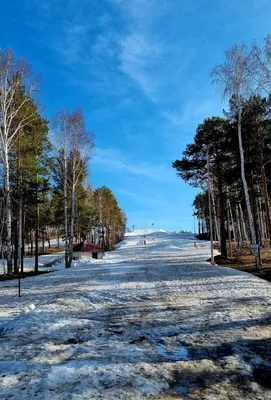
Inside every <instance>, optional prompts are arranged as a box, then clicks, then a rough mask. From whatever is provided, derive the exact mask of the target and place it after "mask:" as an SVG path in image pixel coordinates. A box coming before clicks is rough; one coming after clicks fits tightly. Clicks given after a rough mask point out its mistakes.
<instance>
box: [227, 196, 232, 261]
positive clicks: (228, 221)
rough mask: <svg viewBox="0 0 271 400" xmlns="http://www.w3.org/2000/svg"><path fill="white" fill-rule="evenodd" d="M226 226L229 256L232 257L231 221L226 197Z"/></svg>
mask: <svg viewBox="0 0 271 400" xmlns="http://www.w3.org/2000/svg"><path fill="white" fill-rule="evenodd" d="M227 226H228V229H227V230H228V240H229V250H230V257H232V245H231V221H230V209H229V199H227Z"/></svg>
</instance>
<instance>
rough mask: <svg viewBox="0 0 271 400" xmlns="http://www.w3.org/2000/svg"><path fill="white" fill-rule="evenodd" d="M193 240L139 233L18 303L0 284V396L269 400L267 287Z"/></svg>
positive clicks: (54, 276) (36, 281)
mask: <svg viewBox="0 0 271 400" xmlns="http://www.w3.org/2000/svg"><path fill="white" fill-rule="evenodd" d="M143 239H144V240H146V245H138V244H137V243H138V242H139V241H140V240H143ZM194 240H195V239H194V237H193V236H189V235H178V234H171V233H168V232H165V231H154V230H151V231H146V230H143V231H136V232H132V233H130V234H127V236H126V238H125V240H124V241H123V242H122V244H121V245H120V246H118V249H117V250H116V251H114V252H111V253H108V254H107V255H106V257H105V259H104V260H92V261H86V260H83V261H77V262H75V263H74V264H73V268H71V269H65V268H64V266H63V264H59V265H57V266H55V267H53V270H54V272H53V273H50V274H45V275H40V276H37V277H31V278H27V279H24V280H22V282H21V284H22V297H21V298H18V297H17V287H16V285H17V282H16V281H9V282H8V284H7V283H6V282H0V346H1V360H0V398H1V399H2V398H3V399H8V398H11V399H12V398H13V399H18V398H20V400H28V399H32V398H36V399H48V400H51V399H59V400H60V399H64V398H69V399H79V400H81V399H86V400H87V399H108V400H109V399H110V400H112V399H120V400H122V399H123V400H124V399H146V398H154V399H171V398H176V396H178V397H177V398H180V399H182V398H183V399H186V398H187V399H188V398H189V399H198V400H202V399H209V400H210V399H216V400H224V399H246V400H252V399H253V400H255V399H261V400H270V399H271V391H270V385H269V383H268V382H269V380H270V368H271V354H270V353H271V351H270V350H271V340H270V333H271V331H270V311H271V290H270V288H271V286H270V283H268V282H265V281H263V280H260V279H258V278H255V277H253V276H251V275H248V274H246V273H242V272H238V271H235V270H231V269H229V268H223V267H218V266H212V265H210V264H209V263H208V262H206V261H205V260H206V259H207V258H209V243H208V242H201V243H200V245H199V246H198V247H197V248H194V246H193V244H194Z"/></svg>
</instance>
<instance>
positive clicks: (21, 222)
mask: <svg viewBox="0 0 271 400" xmlns="http://www.w3.org/2000/svg"><path fill="white" fill-rule="evenodd" d="M20 192H21V191H20ZM18 230H19V234H18V268H21V269H22V241H23V232H22V230H23V199H22V195H21V193H20V200H19V229H18Z"/></svg>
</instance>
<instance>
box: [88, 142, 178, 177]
mask: <svg viewBox="0 0 271 400" xmlns="http://www.w3.org/2000/svg"><path fill="white" fill-rule="evenodd" d="M93 164H94V165H98V166H99V167H100V168H103V170H106V171H109V172H114V173H116V172H117V171H118V172H122V173H124V174H125V173H129V174H130V175H137V176H142V177H144V178H147V179H151V180H153V181H160V182H163V181H164V182H170V181H172V180H174V178H175V175H174V171H173V169H172V168H171V166H170V165H168V164H165V165H160V164H159V165H156V164H153V163H150V162H143V161H138V160H135V159H129V158H128V157H127V156H126V155H124V154H122V153H121V152H120V151H118V150H116V149H107V148H105V149H102V148H98V149H97V150H96V154H95V156H94V158H93Z"/></svg>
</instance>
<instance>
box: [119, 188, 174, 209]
mask: <svg viewBox="0 0 271 400" xmlns="http://www.w3.org/2000/svg"><path fill="white" fill-rule="evenodd" d="M116 192H117V193H118V194H120V195H122V196H125V197H128V198H129V199H130V200H131V201H132V202H134V203H136V204H138V205H140V206H145V207H147V206H149V207H166V206H168V204H167V203H166V202H165V201H163V200H162V199H160V198H156V197H155V196H153V197H150V196H145V195H142V194H140V193H138V192H131V191H129V190H125V189H122V188H121V189H117V190H116Z"/></svg>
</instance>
